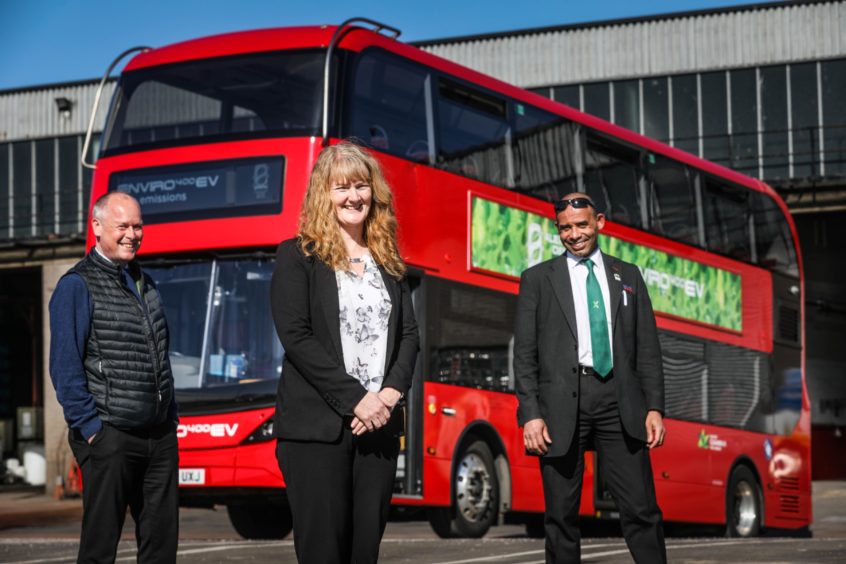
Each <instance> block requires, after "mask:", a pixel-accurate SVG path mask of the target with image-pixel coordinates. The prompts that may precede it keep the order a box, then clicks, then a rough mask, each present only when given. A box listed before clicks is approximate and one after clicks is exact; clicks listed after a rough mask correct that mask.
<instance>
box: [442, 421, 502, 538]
mask: <svg viewBox="0 0 846 564" xmlns="http://www.w3.org/2000/svg"><path fill="white" fill-rule="evenodd" d="M454 452H455V455H454V456H453V462H452V468H451V471H450V505H449V506H448V507H433V508H430V509H429V523H430V524H431V526H432V529H433V530H434V531H435V533H437V534H438V536H440V537H442V538H456V537H467V538H478V537H482V536H484V535H485V533H487V531H488V529H490V527H491V526H493V525H495V524H496V523H497V521H498V519H499V516H500V514H501V513H502V512H504V511H506V510H507V509H508V508H509V507H510V506H511V472H510V470H509V467H508V458H507V456H506V452H505V447H504V446H503V444H502V440H501V439H500V437H499V435H498V433H497V432H496V431H495V430H494V429H493V427H491V426H490V425H489V424H487V423H483V422H478V423H475V424H471V425H468V426H467V428H466V429H465V430H464V432H463V433H462V435H461V437H459V439H458V441H457V442H456V446H455V450H454Z"/></svg>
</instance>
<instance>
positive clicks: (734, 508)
mask: <svg viewBox="0 0 846 564" xmlns="http://www.w3.org/2000/svg"><path fill="white" fill-rule="evenodd" d="M759 491H760V490H759V489H758V481H757V480H756V479H755V475H754V474H753V473H752V471H751V470H750V469H749V468H747V467H746V466H738V467H736V468H735V469H734V470H733V471H732V473H731V477H730V478H729V482H728V488H726V534H727V535H728V536H730V537H756V536H758V535H759V534H761V518H762V511H763V505H762V503H761V495H760V493H759Z"/></svg>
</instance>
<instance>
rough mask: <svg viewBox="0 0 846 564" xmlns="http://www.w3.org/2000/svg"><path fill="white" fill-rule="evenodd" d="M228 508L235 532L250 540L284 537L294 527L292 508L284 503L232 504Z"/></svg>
mask: <svg viewBox="0 0 846 564" xmlns="http://www.w3.org/2000/svg"><path fill="white" fill-rule="evenodd" d="M226 509H227V511H228V513H229V522H230V523H232V527H233V528H234V529H235V532H237V533H238V534H239V535H241V536H242V537H244V538H245V539H248V540H262V539H282V538H285V537H286V536H288V533H290V532H291V529H293V528H294V523H293V520H292V518H291V510H290V508H289V507H288V506H287V505H285V504H282V503H278V504H269V503H267V504H254V505H246V504H245V505H235V504H232V505H227V506H226Z"/></svg>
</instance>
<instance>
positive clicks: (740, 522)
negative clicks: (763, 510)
mask: <svg viewBox="0 0 846 564" xmlns="http://www.w3.org/2000/svg"><path fill="white" fill-rule="evenodd" d="M733 517H734V523H735V529H737V534H738V535H740V536H742V537H746V536H749V534H750V533H751V532H752V528H753V526H754V525H755V523H756V522H757V521H758V508H757V507H756V504H755V492H754V491H753V490H752V485H751V484H750V483H749V482H739V483H738V484H737V486H736V487H735V488H734V516H733Z"/></svg>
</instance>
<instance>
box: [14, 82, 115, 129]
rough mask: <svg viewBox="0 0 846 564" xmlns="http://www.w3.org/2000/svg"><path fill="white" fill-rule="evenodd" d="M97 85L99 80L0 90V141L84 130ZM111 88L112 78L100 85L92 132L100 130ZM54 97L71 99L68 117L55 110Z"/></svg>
mask: <svg viewBox="0 0 846 564" xmlns="http://www.w3.org/2000/svg"><path fill="white" fill-rule="evenodd" d="M98 84H99V81H97V82H96V83H91V84H78V85H70V86H56V87H45V88H40V89H37V90H36V89H33V90H17V91H11V92H6V93H3V92H0V142H2V141H11V140H18V139H38V138H41V137H58V136H64V135H76V134H79V133H85V131H86V129H88V120H89V119H90V117H91V105H92V104H93V102H94V95H95V94H96V92H97V85H98ZM114 88H115V82H114V81H112V82H109V83H107V84H106V85H105V87H104V88H103V96H102V98H101V100H100V108H99V110H98V112H97V119H96V121H95V122H94V130H95V131H100V130H102V129H103V123H104V122H105V119H106V113H107V112H108V110H109V103H110V101H111V99H112V92H114ZM56 98H67V99H68V100H70V101H71V103H72V107H71V112H70V116H68V117H63V116H62V115H61V114H60V113H59V110H58V108H57V106H56V101H55V100H56Z"/></svg>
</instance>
